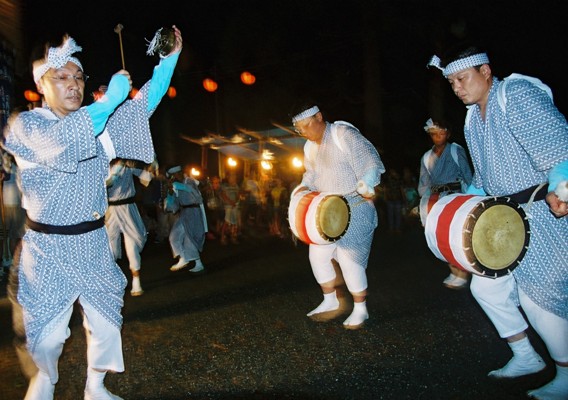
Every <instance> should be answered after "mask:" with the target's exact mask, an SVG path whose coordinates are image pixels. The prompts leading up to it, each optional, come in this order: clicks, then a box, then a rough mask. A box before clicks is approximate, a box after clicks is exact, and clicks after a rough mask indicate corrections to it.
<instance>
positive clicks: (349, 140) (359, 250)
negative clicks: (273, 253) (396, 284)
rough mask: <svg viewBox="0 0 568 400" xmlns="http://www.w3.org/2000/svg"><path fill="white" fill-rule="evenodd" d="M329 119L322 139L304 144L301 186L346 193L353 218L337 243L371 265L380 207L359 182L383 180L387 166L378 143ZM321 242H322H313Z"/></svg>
mask: <svg viewBox="0 0 568 400" xmlns="http://www.w3.org/2000/svg"><path fill="white" fill-rule="evenodd" d="M334 125H335V128H334V129H337V131H336V136H335V137H334V135H333V134H332V124H330V123H326V128H325V132H324V134H323V138H322V141H321V143H320V144H319V145H318V144H316V143H314V142H310V141H307V142H306V144H305V148H304V153H305V156H304V164H305V168H306V172H305V173H304V176H303V178H302V183H301V184H300V186H306V187H307V188H308V189H310V190H312V191H317V192H329V193H334V194H341V195H344V196H345V198H346V199H347V201H348V203H349V206H350V211H351V220H350V223H349V227H348V228H347V232H346V233H345V235H344V236H343V237H342V238H341V239H339V240H338V241H337V242H335V244H336V245H337V247H338V248H343V249H345V250H346V251H347V252H348V253H349V255H350V258H351V259H352V260H353V261H355V262H356V263H357V264H359V265H362V266H364V267H366V266H367V261H368V258H369V252H370V250H371V243H372V237H373V236H372V232H373V231H374V230H375V228H376V227H377V225H378V219H377V211H376V209H375V206H374V204H373V202H372V201H370V200H369V201H364V200H362V197H361V196H359V195H358V194H357V193H356V191H355V190H356V188H357V182H358V181H359V180H364V181H365V183H366V184H367V186H368V187H371V188H373V187H375V186H376V185H378V184H379V183H380V182H381V179H380V177H381V174H382V173H384V172H385V168H384V166H383V163H382V161H381V158H380V156H379V153H378V152H377V150H376V149H375V147H374V146H373V145H372V144H371V143H370V142H369V141H368V140H367V139H366V138H365V137H364V136H363V135H361V133H360V132H359V131H358V130H357V129H355V128H354V127H351V126H348V125H344V124H341V123H339V124H338V123H334ZM310 246H319V245H314V244H312V245H310Z"/></svg>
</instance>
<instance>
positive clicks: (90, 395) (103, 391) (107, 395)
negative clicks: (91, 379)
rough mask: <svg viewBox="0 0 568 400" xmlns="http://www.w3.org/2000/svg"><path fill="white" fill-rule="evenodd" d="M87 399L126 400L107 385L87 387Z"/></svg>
mask: <svg viewBox="0 0 568 400" xmlns="http://www.w3.org/2000/svg"><path fill="white" fill-rule="evenodd" d="M85 400H124V399H123V398H122V397H119V396H117V395H115V394H112V393H111V392H109V391H108V390H107V388H106V387H104V386H100V387H97V388H96V389H92V388H89V389H85Z"/></svg>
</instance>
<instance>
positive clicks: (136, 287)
mask: <svg viewBox="0 0 568 400" xmlns="http://www.w3.org/2000/svg"><path fill="white" fill-rule="evenodd" d="M141 291H142V286H141V285H140V277H139V276H133V277H132V290H131V292H132V293H138V292H141Z"/></svg>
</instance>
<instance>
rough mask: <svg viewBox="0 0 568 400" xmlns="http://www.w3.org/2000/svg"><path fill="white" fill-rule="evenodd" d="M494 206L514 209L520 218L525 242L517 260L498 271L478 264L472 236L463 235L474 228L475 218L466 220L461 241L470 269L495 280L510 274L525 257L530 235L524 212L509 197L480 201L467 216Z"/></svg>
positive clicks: (489, 198)
mask: <svg viewBox="0 0 568 400" xmlns="http://www.w3.org/2000/svg"><path fill="white" fill-rule="evenodd" d="M496 205H507V206H510V207H512V208H514V209H515V210H516V211H518V212H519V214H520V216H521V219H522V222H523V225H524V228H525V241H524V243H523V246H522V249H521V252H520V253H519V255H518V256H517V258H516V259H515V260H514V261H513V262H512V263H511V264H509V265H507V266H506V267H503V268H502V269H498V270H497V269H493V268H490V267H488V266H486V265H483V264H482V263H481V262H479V260H478V259H477V257H475V254H474V253H473V244H472V239H473V235H470V236H468V235H466V234H465V232H473V231H472V230H473V228H474V226H475V223H476V222H477V219H476V218H467V221H466V224H465V225H464V227H463V239H462V240H463V244H464V247H465V248H467V249H468V250H467V252H466V256H467V258H468V259H469V260H470V262H471V266H472V268H474V269H475V270H476V271H478V272H479V273H480V274H481V275H485V276H492V277H495V278H497V277H500V276H504V275H509V274H511V273H512V272H513V270H514V269H515V268H516V267H517V266H518V265H519V264H520V263H521V261H522V260H523V258H524V256H525V253H526V252H527V250H528V247H529V243H530V234H531V232H530V226H529V220H528V217H527V214H526V213H525V210H524V209H523V207H521V205H520V204H519V203H517V202H515V201H513V200H511V199H510V198H509V197H488V198H486V199H485V200H483V201H480V202H479V203H478V204H476V205H475V207H473V208H472V209H471V210H470V211H469V213H468V216H470V215H472V214H474V213H475V212H476V211H477V210H478V209H479V208H480V207H483V208H490V207H493V206H496ZM472 259H473V261H472Z"/></svg>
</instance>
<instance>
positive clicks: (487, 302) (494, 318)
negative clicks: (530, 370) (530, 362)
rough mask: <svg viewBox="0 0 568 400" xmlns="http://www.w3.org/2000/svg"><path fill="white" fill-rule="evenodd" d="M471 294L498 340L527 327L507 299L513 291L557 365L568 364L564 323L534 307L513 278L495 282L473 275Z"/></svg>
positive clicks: (566, 325) (567, 328) (567, 331)
mask: <svg viewBox="0 0 568 400" xmlns="http://www.w3.org/2000/svg"><path fill="white" fill-rule="evenodd" d="M470 287H471V293H472V294H473V297H475V299H476V300H477V302H478V303H479V305H480V306H481V308H482V309H483V311H484V312H485V314H487V316H488V317H489V319H490V320H491V322H493V325H494V326H495V328H496V329H497V332H499V336H501V337H502V338H508V337H510V336H513V335H516V334H517V333H521V332H524V331H525V330H526V329H527V328H528V324H527V322H526V320H525V318H524V317H523V315H522V314H521V311H520V310H519V307H518V306H517V304H516V303H515V301H514V300H513V298H514V297H512V296H511V295H512V294H513V293H514V291H517V293H518V295H519V301H520V303H521V307H522V308H523V311H524V312H525V314H526V316H527V318H528V320H529V322H530V323H531V325H532V327H533V328H534V329H535V331H536V332H537V333H538V334H539V335H540V337H541V338H542V340H543V342H544V343H545V344H546V347H547V349H548V352H549V353H550V356H551V357H552V358H553V359H554V360H555V361H557V362H568V321H567V320H565V319H563V318H561V317H559V316H557V315H555V314H552V313H551V312H549V311H546V310H544V309H543V308H541V307H539V306H538V305H537V304H535V303H534V302H533V301H532V300H531V299H530V298H529V297H528V296H527V295H526V294H525V293H524V292H523V291H522V290H521V289H519V288H517V284H516V281H515V278H514V277H513V275H506V276H502V277H500V278H497V279H491V278H484V277H482V276H478V275H475V274H473V275H472V279H471V286H470Z"/></svg>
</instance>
